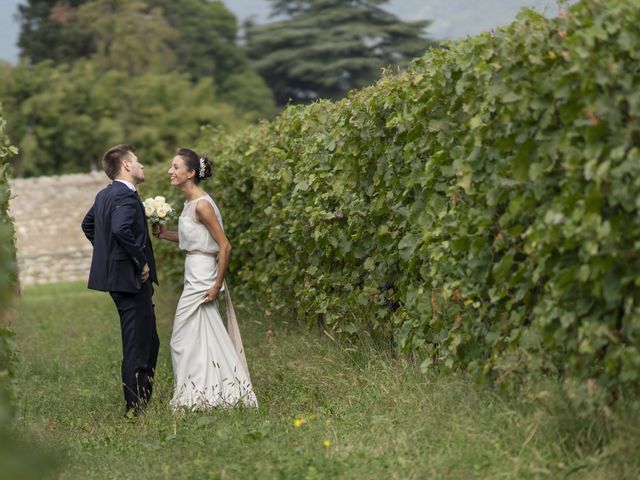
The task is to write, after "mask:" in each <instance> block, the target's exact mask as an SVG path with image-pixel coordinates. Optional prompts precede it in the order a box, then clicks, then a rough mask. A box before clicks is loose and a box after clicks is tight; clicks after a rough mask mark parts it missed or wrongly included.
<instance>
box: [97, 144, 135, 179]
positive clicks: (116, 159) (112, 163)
mask: <svg viewBox="0 0 640 480" xmlns="http://www.w3.org/2000/svg"><path fill="white" fill-rule="evenodd" d="M135 151H136V147H134V146H133V145H130V144H128V143H123V144H120V145H116V146H115V147H111V148H110V149H109V150H107V153H105V154H104V157H103V158H102V168H103V169H104V173H106V174H107V177H109V178H110V179H111V180H114V179H115V178H116V177H117V176H118V174H119V173H120V169H121V168H122V160H124V158H125V157H126V156H127V155H128V154H129V152H131V153H135Z"/></svg>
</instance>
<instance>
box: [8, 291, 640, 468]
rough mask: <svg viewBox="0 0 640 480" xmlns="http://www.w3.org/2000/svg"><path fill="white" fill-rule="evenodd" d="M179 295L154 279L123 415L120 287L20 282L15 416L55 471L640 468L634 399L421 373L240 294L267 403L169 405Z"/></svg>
mask: <svg viewBox="0 0 640 480" xmlns="http://www.w3.org/2000/svg"><path fill="white" fill-rule="evenodd" d="M176 295H177V292H175V291H171V292H167V291H162V290H161V291H159V292H157V293H156V303H157V311H158V322H159V325H158V327H159V333H160V341H161V350H160V359H159V364H158V376H157V382H156V391H155V393H154V398H153V400H152V403H151V405H150V408H149V410H148V411H147V412H146V413H145V414H144V415H143V416H142V417H139V418H136V419H134V420H126V419H124V418H123V417H122V415H123V405H122V395H121V388H120V380H119V371H120V370H119V369H120V348H121V344H120V332H119V323H118V319H117V314H116V311H115V308H114V306H113V304H112V302H111V299H110V298H109V296H108V295H107V294H99V293H95V292H90V291H87V290H86V289H85V288H84V286H83V285H78V284H65V285H55V286H46V287H32V288H29V289H27V290H26V292H25V293H24V295H23V297H22V299H21V300H20V301H19V303H18V305H17V312H16V315H15V324H14V327H15V330H16V332H17V341H18V344H19V348H20V357H21V363H20V365H19V367H18V377H19V381H18V387H19V397H20V402H19V406H20V411H19V418H18V430H19V434H20V435H21V436H23V437H25V438H26V439H28V440H29V441H31V442H35V444H38V445H40V446H41V448H42V449H44V450H45V451H49V452H51V454H52V455H54V456H55V457H56V458H57V459H58V460H57V467H56V469H55V471H54V475H55V476H56V477H57V478H61V479H94V478H95V479H98V478H99V479H107V478H108V479H124V478H154V479H155V478H167V479H206V478H221V479H223V478H224V479H244V478H282V479H290V478H309V479H313V478H349V479H351V478H372V479H377V478H398V479H411V478H416V479H418V478H420V479H423V478H637V477H638V476H640V459H639V457H640V456H639V455H638V448H639V447H640V440H639V431H640V427H639V425H638V421H637V419H638V418H639V416H638V412H639V410H638V408H637V404H633V403H630V402H627V404H626V405H625V411H624V412H622V411H620V412H615V413H614V414H612V415H611V419H610V420H607V421H603V420H595V419H594V420H589V417H588V416H584V415H583V416H581V418H577V416H575V415H574V412H573V411H572V410H571V408H570V407H567V406H566V405H565V404H564V403H563V402H561V401H560V400H559V398H560V397H559V396H558V395H557V393H554V389H555V387H554V385H553V384H552V385H551V386H549V385H547V386H546V387H543V386H542V385H536V386H535V388H534V387H531V388H529V389H526V391H524V392H522V393H521V394H519V395H518V396H515V397H508V396H506V395H504V394H500V393H498V392H496V391H495V390H492V389H491V388H490V387H486V386H478V385H475V384H474V383H473V382H472V381H470V380H467V379H464V378H462V377H461V376H444V375H437V374H432V375H427V376H424V375H421V374H419V373H418V372H416V371H415V369H413V368H410V367H409V366H407V365H405V364H403V363H402V362H398V361H393V360H391V359H389V358H387V357H386V356H385V355H383V354H382V353H379V352H375V351H373V350H371V349H369V348H367V347H360V348H357V349H356V348H345V347H342V346H340V345H336V344H335V343H334V342H333V341H332V340H331V339H330V338H328V337H327V336H325V335H321V334H317V333H309V332H306V331H297V330H296V329H294V328H290V329H287V328H285V327H283V326H280V327H279V325H283V324H284V322H277V321H274V325H275V326H272V328H271V329H270V327H269V324H268V323H267V322H265V321H264V319H265V317H263V314H262V312H261V311H259V310H257V309H254V308H251V304H250V303H248V302H244V303H243V302H241V301H238V303H239V304H240V308H239V320H240V323H241V328H242V329H243V335H244V340H245V348H246V350H247V356H248V361H249V364H250V368H251V376H252V379H253V382H254V386H255V389H256V393H257V395H258V399H259V402H260V409H259V410H258V411H257V412H256V411H247V410H243V409H236V410H232V411H213V412H210V413H199V414H188V415H184V414H183V415H178V416H176V415H174V414H173V413H172V412H171V410H170V408H169V405H168V403H169V399H170V397H171V387H172V385H171V361H170V357H169V350H168V344H169V335H170V331H171V321H172V315H173V305H174V303H175V299H176V298H175V297H176ZM301 419H303V420H304V421H303V422H297V423H296V422H295V421H296V420H301ZM300 423H301V425H299V426H296V425H297V424H300Z"/></svg>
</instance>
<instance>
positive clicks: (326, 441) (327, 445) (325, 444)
mask: <svg viewBox="0 0 640 480" xmlns="http://www.w3.org/2000/svg"><path fill="white" fill-rule="evenodd" d="M322 445H323V446H325V447H330V446H331V442H330V441H329V440H325V441H324V442H322Z"/></svg>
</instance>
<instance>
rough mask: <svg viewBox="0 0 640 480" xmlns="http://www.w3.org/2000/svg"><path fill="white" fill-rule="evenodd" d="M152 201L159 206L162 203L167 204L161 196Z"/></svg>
mask: <svg viewBox="0 0 640 480" xmlns="http://www.w3.org/2000/svg"><path fill="white" fill-rule="evenodd" d="M154 200H155V201H156V202H158V204H159V205H162V204H163V203H166V202H167V201H166V200H165V198H164V197H163V196H162V195H158V196H157V197H156V198H154Z"/></svg>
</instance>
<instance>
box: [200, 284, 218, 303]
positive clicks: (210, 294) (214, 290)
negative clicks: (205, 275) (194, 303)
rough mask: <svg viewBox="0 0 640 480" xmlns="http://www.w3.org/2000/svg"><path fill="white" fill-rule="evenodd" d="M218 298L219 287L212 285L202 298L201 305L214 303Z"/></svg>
mask: <svg viewBox="0 0 640 480" xmlns="http://www.w3.org/2000/svg"><path fill="white" fill-rule="evenodd" d="M219 296H220V287H218V286H216V285H214V286H213V287H211V288H210V289H209V290H207V292H206V293H205V294H204V295H203V296H202V303H211V302H215V301H216V300H217V299H218V297H219Z"/></svg>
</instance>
